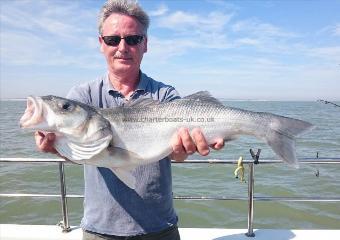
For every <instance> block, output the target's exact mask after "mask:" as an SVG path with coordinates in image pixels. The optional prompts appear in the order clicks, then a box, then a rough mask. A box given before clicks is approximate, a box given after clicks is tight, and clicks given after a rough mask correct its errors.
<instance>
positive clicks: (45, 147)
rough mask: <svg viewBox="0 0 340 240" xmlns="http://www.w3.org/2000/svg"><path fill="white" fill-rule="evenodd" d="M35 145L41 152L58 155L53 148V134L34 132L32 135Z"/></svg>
mask: <svg viewBox="0 0 340 240" xmlns="http://www.w3.org/2000/svg"><path fill="white" fill-rule="evenodd" d="M34 138H35V144H36V145H37V147H38V149H39V150H40V151H42V152H47V153H54V154H58V152H57V150H55V148H54V147H53V143H54V140H55V134H54V133H43V132H39V131H37V132H35V134H34Z"/></svg>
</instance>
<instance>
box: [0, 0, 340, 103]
mask: <svg viewBox="0 0 340 240" xmlns="http://www.w3.org/2000/svg"><path fill="white" fill-rule="evenodd" d="M103 3H104V1H101V0H78V1H77V0H73V1H69V0H46V1H43V0H31V1H26V0H1V1H0V21H1V23H0V61H1V62H0V65H1V66H0V97H1V98H2V99H4V98H26V97H27V96H28V95H38V96H40V95H50V94H52V95H58V96H65V95H66V94H67V92H68V91H69V89H70V88H71V87H72V86H75V85H78V84H81V83H83V82H88V81H93V80H95V79H96V78H97V77H99V76H101V75H103V74H105V73H106V62H105V59H104V57H103V56H102V54H101V53H100V51H99V43H98V30H97V16H98V12H99V9H100V8H101V6H102V5H103ZM139 3H140V4H141V6H142V7H143V8H144V9H145V10H146V12H147V13H148V14H149V16H150V18H151V25H150V28H149V32H148V52H147V53H146V54H145V55H144V59H143V62H142V66H141V69H142V71H143V72H144V73H146V74H147V75H148V76H150V77H152V78H154V79H155V80H158V81H161V82H164V83H167V84H170V85H173V86H174V87H175V88H176V89H177V90H178V91H179V93H180V94H181V95H182V96H185V95H188V94H190V93H193V92H196V91H203V90H206V91H209V92H210V93H211V94H212V95H213V96H216V97H218V98H224V99H235V100H239V99H252V100H289V101H295V100H308V101H316V100H318V99H325V100H329V101H339V100H340V14H339V13H340V0H323V1H322V0H320V1H317V0H311V1H307V0H305V1H298V0H296V1H293V0H285V1H279V0H275V1H265V0H261V1H260V0H258V1H255V0H252V1H241V0H239V1H227V0H164V1H154V0H140V1H139Z"/></svg>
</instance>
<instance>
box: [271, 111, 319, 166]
mask: <svg viewBox="0 0 340 240" xmlns="http://www.w3.org/2000/svg"><path fill="white" fill-rule="evenodd" d="M313 128H314V126H313V125H312V124H310V123H308V122H305V121H301V120H297V119H292V118H286V117H276V118H275V120H273V121H272V122H271V123H270V130H269V131H268V132H267V134H266V136H265V138H266V141H267V143H268V145H269V146H270V147H271V148H272V149H273V151H274V152H275V153H276V154H277V156H278V157H279V158H280V159H282V160H283V161H284V162H286V163H288V164H290V165H292V166H293V167H295V168H299V162H298V161H297V158H296V153H295V138H296V137H297V136H299V135H301V134H302V133H304V132H306V131H309V130H311V129H313Z"/></svg>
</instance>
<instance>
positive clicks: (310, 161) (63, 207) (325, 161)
mask: <svg viewBox="0 0 340 240" xmlns="http://www.w3.org/2000/svg"><path fill="white" fill-rule="evenodd" d="M251 154H252V157H253V160H244V161H243V164H246V165H248V169H249V173H248V196H247V197H223V196H221V197H211V196H200V197H195V196H174V199H177V200H224V201H232V200H245V201H248V228H247V232H246V233H245V234H246V235H247V236H248V237H254V236H255V234H254V231H253V223H254V201H285V202H340V196H336V197H258V196H254V172H255V165H257V164H258V160H259V156H258V155H259V151H258V154H257V155H255V154H253V153H252V151H251ZM260 162H261V165H262V164H279V163H282V161H281V160H273V159H266V160H261V161H260ZM299 162H300V163H301V164H340V158H319V157H318V155H317V157H316V158H300V159H299ZM0 163H57V164H58V166H59V179H60V194H30V193H0V197H49V198H55V197H60V200H61V210H62V218H63V219H62V221H61V222H60V224H59V225H60V227H61V228H62V231H63V232H69V231H71V227H70V224H69V219H68V205H67V199H68V198H83V195H76V194H67V193H66V180H65V171H64V165H65V163H66V164H67V163H70V162H69V161H65V160H64V159H61V158H58V159H45V158H0ZM173 163H174V164H237V160H230V159H225V160H218V159H209V160H185V161H184V162H176V161H173Z"/></svg>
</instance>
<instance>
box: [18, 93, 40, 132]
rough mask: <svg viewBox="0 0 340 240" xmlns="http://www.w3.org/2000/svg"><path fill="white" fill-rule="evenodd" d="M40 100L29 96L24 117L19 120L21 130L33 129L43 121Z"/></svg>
mask: <svg viewBox="0 0 340 240" xmlns="http://www.w3.org/2000/svg"><path fill="white" fill-rule="evenodd" d="M42 109H43V108H42V99H41V98H40V97H33V96H29V97H28V98H27V106H26V110H25V113H24V115H23V116H22V117H21V118H20V127H21V128H33V127H34V126H35V125H37V124H39V123H41V122H42V121H43V118H42V112H43V110H42Z"/></svg>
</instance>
